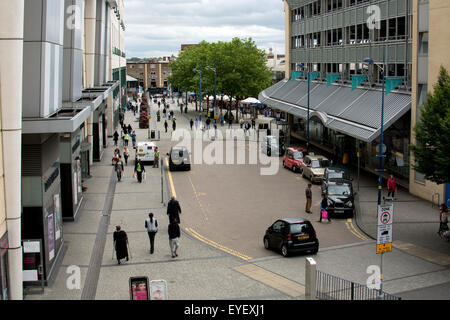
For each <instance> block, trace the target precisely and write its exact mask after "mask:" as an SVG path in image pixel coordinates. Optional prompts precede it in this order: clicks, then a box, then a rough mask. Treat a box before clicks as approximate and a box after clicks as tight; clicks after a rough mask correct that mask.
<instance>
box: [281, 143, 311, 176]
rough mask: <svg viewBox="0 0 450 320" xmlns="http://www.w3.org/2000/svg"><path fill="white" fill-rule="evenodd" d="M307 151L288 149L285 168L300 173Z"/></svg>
mask: <svg viewBox="0 0 450 320" xmlns="http://www.w3.org/2000/svg"><path fill="white" fill-rule="evenodd" d="M306 151H307V150H306V149H304V148H294V147H291V148H287V149H286V152H285V153H284V157H283V167H284V168H289V169H291V170H292V171H294V172H300V168H301V167H302V162H303V158H304V156H305V154H306Z"/></svg>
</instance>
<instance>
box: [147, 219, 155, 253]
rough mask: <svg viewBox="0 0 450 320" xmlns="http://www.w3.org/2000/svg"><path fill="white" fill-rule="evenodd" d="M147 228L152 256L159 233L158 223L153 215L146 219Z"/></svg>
mask: <svg viewBox="0 0 450 320" xmlns="http://www.w3.org/2000/svg"><path fill="white" fill-rule="evenodd" d="M145 228H147V233H148V238H149V239H150V254H153V252H154V251H155V235H156V233H157V232H158V221H156V219H155V218H153V213H149V214H148V218H147V219H145Z"/></svg>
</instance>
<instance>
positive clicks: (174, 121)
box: [172, 118, 177, 131]
mask: <svg viewBox="0 0 450 320" xmlns="http://www.w3.org/2000/svg"><path fill="white" fill-rule="evenodd" d="M172 129H173V131H175V130H176V129H177V121H176V119H175V118H173V120H172Z"/></svg>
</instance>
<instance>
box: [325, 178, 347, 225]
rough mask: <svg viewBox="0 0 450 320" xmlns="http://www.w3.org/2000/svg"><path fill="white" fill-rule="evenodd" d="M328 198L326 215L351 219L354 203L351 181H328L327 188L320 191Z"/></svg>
mask: <svg viewBox="0 0 450 320" xmlns="http://www.w3.org/2000/svg"><path fill="white" fill-rule="evenodd" d="M322 192H323V193H325V194H326V196H327V198H328V214H331V215H333V216H335V217H339V216H341V217H352V216H353V213H354V210H355V201H354V195H355V193H354V192H353V187H352V184H351V181H348V180H337V181H329V182H328V185H327V188H326V189H324V190H322Z"/></svg>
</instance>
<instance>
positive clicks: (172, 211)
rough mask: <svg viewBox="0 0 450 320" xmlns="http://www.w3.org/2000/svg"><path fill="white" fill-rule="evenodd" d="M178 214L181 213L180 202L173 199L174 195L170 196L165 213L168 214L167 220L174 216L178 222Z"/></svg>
mask: <svg viewBox="0 0 450 320" xmlns="http://www.w3.org/2000/svg"><path fill="white" fill-rule="evenodd" d="M180 214H181V207H180V203H179V202H178V200H177V199H175V196H172V197H171V198H170V201H169V203H167V215H168V216H169V221H171V220H172V219H173V218H175V220H176V221H177V223H180Z"/></svg>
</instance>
